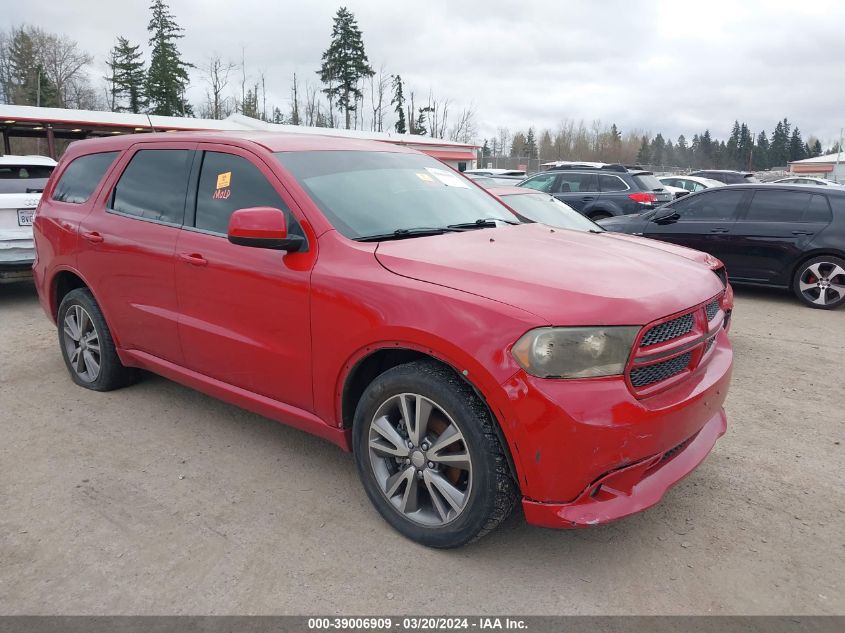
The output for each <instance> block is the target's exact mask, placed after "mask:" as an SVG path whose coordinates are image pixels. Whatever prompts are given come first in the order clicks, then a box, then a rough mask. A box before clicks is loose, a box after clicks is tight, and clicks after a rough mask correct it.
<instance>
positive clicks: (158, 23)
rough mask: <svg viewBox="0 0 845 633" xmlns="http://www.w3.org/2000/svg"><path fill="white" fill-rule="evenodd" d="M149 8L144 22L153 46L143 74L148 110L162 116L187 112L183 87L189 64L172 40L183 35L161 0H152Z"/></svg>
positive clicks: (189, 111)
mask: <svg viewBox="0 0 845 633" xmlns="http://www.w3.org/2000/svg"><path fill="white" fill-rule="evenodd" d="M150 11H151V12H152V17H151V18H150V23H149V25H148V26H147V31H149V33H150V46H152V49H153V50H152V55H151V56H150V71H149V73H148V74H147V97H148V99H149V102H150V112H152V113H153V114H161V115H164V116H179V115H181V116H185V115H189V114H191V109H190V106H189V105H188V104H187V103H186V102H185V89H186V88H187V86H188V68H190V67H191V65H190V64H188V63H187V62H184V61H182V57H181V55H180V54H179V49H178V48H177V47H176V41H177V40H179V39H180V38H182V37H184V36H183V35H182V31H183V30H184V29H182V27H180V26H179V25H178V24H176V21H175V20H174V19H173V15H172V14H171V13H170V7H168V6H167V3H165V1H164V0H153V4H152V5H151V6H150Z"/></svg>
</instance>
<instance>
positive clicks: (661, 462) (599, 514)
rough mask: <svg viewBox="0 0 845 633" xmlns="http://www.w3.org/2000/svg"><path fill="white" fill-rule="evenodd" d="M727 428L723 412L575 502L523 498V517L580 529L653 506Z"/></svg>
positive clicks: (594, 486)
mask: <svg viewBox="0 0 845 633" xmlns="http://www.w3.org/2000/svg"><path fill="white" fill-rule="evenodd" d="M727 428H728V418H727V416H726V415H725V411H724V410H721V411H719V413H717V414H716V415H714V416H713V417H712V418H710V420H708V421H707V423H706V424H705V425H704V426H703V427H702V428H701V430H700V431H699V432H698V433H696V435H695V436H693V437H692V438H690V439H689V440H687V441H686V442H683V443H682V444H681V445H680V446H679V447H677V448H676V449H671V450H670V451H667V452H666V453H663V454H659V455H654V456H653V457H650V458H648V459H645V460H643V461H641V462H638V463H636V464H634V465H632V466H628V467H626V468H621V469H619V470H617V471H614V472H612V473H610V474H608V475H605V476H604V477H602V478H601V479H599V480H598V481H597V482H596V483H594V484H591V485H590V486H588V487H587V488H586V489H585V490H584V491H583V492H582V493H581V494H580V495H579V496H578V498H577V499H575V501H573V502H572V503H566V504H555V503H539V502H536V501H529V500H527V499H523V501H522V509H523V511H524V512H525V518H526V520H527V521H528V522H529V523H531V524H533V525H540V526H543V527H551V528H563V527H566V528H581V527H589V526H592V525H599V524H601V523H607V522H609V521H615V520H617V519H621V518H623V517H626V516H629V515H631V514H636V513H637V512H641V511H643V510H645V509H647V508H650V507H652V506H654V505H656V504H657V503H659V502H660V500H661V499H662V498H663V495H664V494H666V491H668V490H669V488H671V487H672V486H674V485H675V484H676V483H678V482H679V481H681V479H683V478H684V477H686V476H687V475H689V474H690V473H691V472H692V471H693V470H695V469H696V467H698V465H699V464H700V463H701V462H703V461H704V458H705V457H707V455H709V454H710V450H711V449H712V448H713V446H714V445H715V444H716V440H717V439H719V438H720V437H721V436H722V435H724V433H725V430H726V429H727Z"/></svg>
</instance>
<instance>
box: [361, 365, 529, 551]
mask: <svg viewBox="0 0 845 633" xmlns="http://www.w3.org/2000/svg"><path fill="white" fill-rule="evenodd" d="M494 424H495V422H494V421H493V419H492V417H491V415H490V412H489V410H488V409H487V406H486V405H485V404H484V403H483V402H482V401H481V400H480V399H479V398H478V396H477V395H476V394H475V392H474V391H473V390H472V389H471V388H470V387H469V385H467V384H466V383H465V382H464V381H463V380H461V378H459V377H458V376H457V375H456V374H455V373H454V372H453V371H451V370H450V369H448V368H447V367H444V366H442V365H440V364H438V363H436V362H432V361H419V362H413V363H408V364H405V365H400V366H398V367H394V368H392V369H390V370H388V371H386V372H385V373H383V374H381V375H380V376H378V377H377V378H376V379H375V380H374V381H373V382H372V383H371V384H370V385H369V386H368V387H367V389H366V390H365V392H364V394H363V396H362V397H361V400H360V402H359V403H358V407H357V409H356V412H355V421H354V428H353V445H354V451H355V460H356V464H357V467H358V474H359V476H360V477H361V481H362V483H363V485H364V489H365V490H366V492H367V495H368V496H369V498H370V500H371V501H372V502H373V505H375V507H376V509H377V510H378V511H379V512H380V513H381V515H382V516H383V517H384V518H385V520H387V522H388V523H390V524H391V525H392V526H393V527H394V528H395V529H396V530H398V531H399V532H400V533H402V534H403V535H404V536H406V537H408V538H410V539H412V540H414V541H416V542H418V543H421V544H423V545H427V546H430V547H441V548H448V547H458V546H460V545H463V544H465V543H468V542H470V541H472V540H474V539H476V538H479V537H481V536H483V535H484V534H486V533H487V532H489V531H490V530H492V529H493V528H495V527H496V526H497V525H498V524H499V523H501V522H502V521H503V520H504V519H505V518H506V517H507V516H508V514H510V512H511V510H512V509H513V505H514V501H515V486H514V483H513V480H512V479H511V475H510V470H509V468H508V464H507V459H506V457H505V454H504V450H503V448H502V446H501V444H500V442H499V439H498V436H497V434H496V430H495V427H494V426H493V425H494Z"/></svg>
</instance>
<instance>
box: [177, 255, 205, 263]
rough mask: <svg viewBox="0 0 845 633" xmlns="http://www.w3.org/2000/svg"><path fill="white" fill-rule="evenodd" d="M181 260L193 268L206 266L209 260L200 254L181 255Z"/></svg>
mask: <svg viewBox="0 0 845 633" xmlns="http://www.w3.org/2000/svg"><path fill="white" fill-rule="evenodd" d="M179 259H181V260H182V261H183V262H186V263H188V264H191V265H192V266H205V265H206V264H207V263H208V260H207V259H206V258H205V257H203V256H202V255H200V254H199V253H179Z"/></svg>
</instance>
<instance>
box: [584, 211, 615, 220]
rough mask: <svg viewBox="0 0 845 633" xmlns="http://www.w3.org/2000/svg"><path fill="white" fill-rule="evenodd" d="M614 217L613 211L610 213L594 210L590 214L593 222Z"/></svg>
mask: <svg viewBox="0 0 845 633" xmlns="http://www.w3.org/2000/svg"><path fill="white" fill-rule="evenodd" d="M612 217H613V214H612V213H608V212H607V211H593V212H592V213H591V214H590V215H589V218H590V219H591V220H592V221H593V222H598V221H599V220H606V219H607V218H612Z"/></svg>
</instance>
